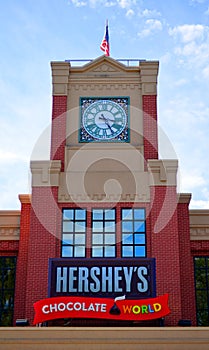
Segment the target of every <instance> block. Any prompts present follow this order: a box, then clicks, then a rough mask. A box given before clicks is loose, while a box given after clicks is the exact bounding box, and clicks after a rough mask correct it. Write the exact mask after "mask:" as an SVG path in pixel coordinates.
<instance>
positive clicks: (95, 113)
mask: <svg viewBox="0 0 209 350" xmlns="http://www.w3.org/2000/svg"><path fill="white" fill-rule="evenodd" d="M82 123H83V128H84V129H85V132H86V134H87V135H90V137H91V139H92V140H100V141H105V140H113V139H114V140H121V137H122V133H123V132H124V130H125V129H127V114H126V112H125V110H124V108H122V107H121V105H120V104H119V103H117V102H114V101H112V100H110V99H101V100H96V101H95V102H92V103H90V104H89V106H88V107H87V108H86V109H85V110H84V112H83V115H82ZM118 137H119V139H118Z"/></svg>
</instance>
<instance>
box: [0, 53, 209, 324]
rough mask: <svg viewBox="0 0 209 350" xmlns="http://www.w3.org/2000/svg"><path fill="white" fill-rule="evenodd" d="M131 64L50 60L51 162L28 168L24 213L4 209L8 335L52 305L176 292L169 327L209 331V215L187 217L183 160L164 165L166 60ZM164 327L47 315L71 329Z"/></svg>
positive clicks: (1, 243) (1, 256) (3, 315)
mask: <svg viewBox="0 0 209 350" xmlns="http://www.w3.org/2000/svg"><path fill="white" fill-rule="evenodd" d="M128 63H129V62H125V63H124V62H119V61H117V60H114V59H112V58H110V57H106V56H101V57H99V58H97V59H95V60H92V61H91V62H88V63H86V64H83V65H79V66H78V65H76V64H74V62H73V61H72V62H70V61H64V62H52V63H51V67H52V87H53V89H52V95H53V102H52V126H51V154H50V160H46V161H32V162H31V173H32V193H31V195H20V196H19V199H20V202H21V210H20V211H1V212H0V269H1V270H0V274H1V281H2V282H1V289H0V293H1V299H2V301H3V302H2V304H1V309H0V325H1V326H4V325H11V324H13V325H15V323H16V320H18V319H25V320H26V319H27V320H28V322H29V324H30V325H32V324H33V320H34V304H35V303H37V302H38V301H41V300H45V299H47V298H54V297H58V298H59V297H72V298H74V297H78V298H86V299H85V300H95V299H94V298H104V300H106V299H105V298H107V299H108V298H113V300H115V299H116V298H121V296H123V295H125V296H124V298H126V299H127V300H129V299H130V300H132V299H133V300H143V301H146V300H152V298H158V297H160V296H162V295H168V305H169V309H170V313H167V314H166V316H165V317H163V319H164V320H163V322H164V324H165V325H166V326H177V325H178V324H179V321H186V322H189V323H188V324H191V325H194V326H195V325H198V326H206V325H209V305H208V303H209V302H208V300H209V298H208V297H209V295H208V293H209V286H208V284H209V282H208V281H209V279H208V274H209V273H208V269H209V215H208V214H209V211H207V210H189V202H190V199H191V195H190V194H184V193H177V176H176V175H177V171H178V162H177V161H176V160H171V159H167V160H166V159H163V160H162V159H159V156H158V132H157V126H158V123H157V76H158V65H159V63H158V62H157V61H144V60H143V61H140V60H139V61H138V63H137V65H134V66H132V65H129V64H128ZM150 298H151V299H150ZM50 300H52V299H50ZM57 300H58V299H57ZM63 300H64V299H63ZM79 300H80V299H79ZM82 300H83V299H82ZM60 305H64V304H63V303H62V304H60ZM140 305H141V304H140ZM63 307H64V306H63ZM140 307H141V306H140ZM60 308H61V306H60ZM42 310H45V311H44V312H45V314H47V313H48V312H49V311H48V310H49V309H48V308H47V307H46V306H43V307H42ZM134 310H135V314H138V313H139V311H138V310H142V309H139V307H138V309H136V308H135V309H134ZM136 310H137V311H136ZM144 310H145V311H144V313H145V316H146V314H148V309H144ZM146 310H147V311H146ZM53 311H54V310H53ZM60 311H61V310H60ZM68 311H69V310H68ZM77 311H79V310H77ZM149 311H150V313H152V312H153V313H154V309H153V310H152V309H151V307H150V309H149ZM47 317H48V315H47ZM110 318H111V317H110ZM157 321H159V319H158V318H155V319H154V320H152V319H151V323H149V322H150V320H149V322H148V320H146V317H145V318H143V320H142V321H141V320H140V322H136V319H135V322H133V320H130V321H129V320H127V319H124V320H121V319H120V320H119V319H118V320H117V317H116V316H114V317H113V319H108V318H107V317H105V318H104V319H100V318H99V317H98V318H97V319H95V318H94V317H87V318H83V317H82V316H81V313H79V312H78V313H77V316H76V317H75V318H74V317H72V318H71V316H70V314H69V315H68V316H67V317H60V318H59V319H58V318H56V317H55V319H52V320H50V317H49V318H48V324H49V325H63V326H64V325H78V326H79V325H87V326H88V325H93V326H96V325H106V326H109V325H118V326H120V325H121V326H123V325H127V324H129V325H130V324H131V325H133V326H134V325H143V326H146V325H148V324H149V325H150V324H151V325H159V323H157ZM161 321H162V318H161ZM127 322H128V323H127Z"/></svg>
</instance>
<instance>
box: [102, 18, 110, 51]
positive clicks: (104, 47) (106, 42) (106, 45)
mask: <svg viewBox="0 0 209 350" xmlns="http://www.w3.org/2000/svg"><path fill="white" fill-rule="evenodd" d="M100 49H101V50H102V51H104V52H105V56H110V44H109V33H108V20H107V19H106V26H105V34H104V38H103V40H102V42H101V45H100Z"/></svg>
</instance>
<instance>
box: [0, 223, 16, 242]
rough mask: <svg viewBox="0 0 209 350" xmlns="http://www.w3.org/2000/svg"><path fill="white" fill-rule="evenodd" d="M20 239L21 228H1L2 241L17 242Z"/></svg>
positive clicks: (0, 238)
mask: <svg viewBox="0 0 209 350" xmlns="http://www.w3.org/2000/svg"><path fill="white" fill-rule="evenodd" d="M19 239H20V228H19V227H6V226H5V227H2V226H1V227H0V241H17V240H19Z"/></svg>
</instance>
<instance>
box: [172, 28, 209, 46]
mask: <svg viewBox="0 0 209 350" xmlns="http://www.w3.org/2000/svg"><path fill="white" fill-rule="evenodd" d="M207 29H208V27H205V26H203V25H202V24H184V25H182V26H177V27H174V28H173V29H169V34H170V35H171V36H173V37H175V38H177V37H179V39H180V41H181V42H183V43H188V42H191V41H194V40H197V39H200V40H203V38H204V34H205V31H206V30H207Z"/></svg>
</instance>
